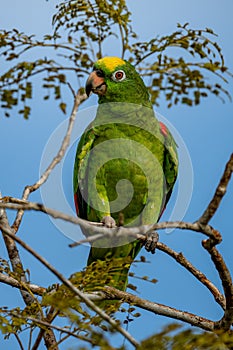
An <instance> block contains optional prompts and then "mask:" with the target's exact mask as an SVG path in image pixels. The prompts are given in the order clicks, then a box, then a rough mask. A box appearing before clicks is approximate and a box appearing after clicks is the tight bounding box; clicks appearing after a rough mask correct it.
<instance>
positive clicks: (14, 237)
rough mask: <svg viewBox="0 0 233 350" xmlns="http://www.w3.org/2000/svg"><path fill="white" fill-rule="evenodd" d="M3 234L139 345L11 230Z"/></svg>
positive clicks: (135, 343)
mask: <svg viewBox="0 0 233 350" xmlns="http://www.w3.org/2000/svg"><path fill="white" fill-rule="evenodd" d="M0 228H1V226H0ZM5 234H6V235H8V236H9V237H11V238H12V239H14V240H15V241H16V242H17V243H19V244H20V245H21V246H22V247H23V248H24V249H25V250H27V251H28V252H29V253H30V254H32V255H33V256H34V257H35V258H36V259H37V260H39V261H40V262H41V263H42V264H43V265H44V266H46V267H47V269H48V270H50V271H51V272H52V273H53V274H54V275H55V276H57V278H58V279H59V280H60V281H61V282H62V283H63V284H64V285H65V286H66V287H68V288H69V289H70V290H71V291H72V292H73V293H74V294H75V295H77V296H78V297H79V298H80V299H81V300H82V301H83V302H84V303H85V304H86V305H87V306H89V307H90V308H91V309H92V310H93V311H95V312H96V313H97V314H98V315H99V316H100V317H101V318H102V319H103V320H105V321H107V322H108V323H109V324H110V325H111V326H112V327H113V328H114V329H116V330H117V331H118V332H119V333H121V334H122V335H123V336H124V337H125V338H127V339H128V341H129V342H130V343H131V344H132V345H134V346H135V347H136V346H138V345H139V343H138V342H137V341H136V340H135V339H134V338H133V337H132V336H131V334H129V333H128V332H127V331H126V330H125V329H123V328H122V327H121V326H120V325H119V324H118V323H117V322H116V321H115V320H113V319H112V318H111V317H110V316H109V315H107V314H106V313H105V312H104V311H103V310H102V309H100V308H99V307H98V306H96V305H95V304H94V303H93V302H92V301H91V300H90V299H89V298H87V297H86V295H85V294H84V293H82V292H81V291H80V290H79V289H77V288H76V287H75V286H74V285H73V284H72V283H71V282H70V280H68V279H66V278H65V277H64V276H63V275H62V274H61V273H60V272H58V271H57V270H56V269H55V268H54V267H53V266H52V265H51V264H49V263H48V261H47V260H46V259H45V258H43V257H42V256H41V255H39V254H38V253H37V252H36V251H35V250H34V249H32V248H31V247H30V246H29V245H27V244H26V243H25V242H24V241H22V240H21V239H20V238H19V237H17V236H16V235H14V234H13V233H12V232H11V230H9V229H5Z"/></svg>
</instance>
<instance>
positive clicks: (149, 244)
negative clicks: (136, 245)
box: [144, 231, 159, 254]
mask: <svg viewBox="0 0 233 350" xmlns="http://www.w3.org/2000/svg"><path fill="white" fill-rule="evenodd" d="M158 240H159V234H158V233H157V232H156V231H150V232H147V234H146V239H145V241H144V246H145V249H146V250H147V251H148V252H151V253H152V254H154V253H155V249H156V246H157V243H158Z"/></svg>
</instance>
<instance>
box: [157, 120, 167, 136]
mask: <svg viewBox="0 0 233 350" xmlns="http://www.w3.org/2000/svg"><path fill="white" fill-rule="evenodd" d="M159 124H160V131H161V133H162V134H163V135H164V136H165V137H166V136H167V127H166V125H165V124H163V123H162V122H159Z"/></svg>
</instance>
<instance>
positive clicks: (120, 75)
mask: <svg viewBox="0 0 233 350" xmlns="http://www.w3.org/2000/svg"><path fill="white" fill-rule="evenodd" d="M125 78H126V75H125V72H124V71H123V70H117V71H116V72H114V73H113V75H112V79H113V80H114V81H122V80H124V79H125Z"/></svg>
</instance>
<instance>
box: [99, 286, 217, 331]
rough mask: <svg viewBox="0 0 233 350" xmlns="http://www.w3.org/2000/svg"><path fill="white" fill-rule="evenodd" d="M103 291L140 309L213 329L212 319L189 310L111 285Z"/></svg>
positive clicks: (209, 329)
mask: <svg viewBox="0 0 233 350" xmlns="http://www.w3.org/2000/svg"><path fill="white" fill-rule="evenodd" d="M104 293H106V295H107V296H108V297H109V298H110V299H120V300H122V301H124V302H126V303H129V304H133V305H135V306H138V307H140V308H141V309H144V310H148V311H151V312H153V313H155V314H156V315H161V316H166V317H170V318H173V319H176V320H180V321H183V322H186V323H189V324H190V325H193V326H196V327H199V328H202V329H205V330H208V331H213V329H214V322H213V321H211V320H208V319H206V318H204V317H200V316H196V315H194V314H192V313H190V312H185V311H180V310H177V309H175V308H172V307H169V306H166V305H163V304H159V303H154V302H151V301H149V300H145V299H141V298H139V297H138V296H135V295H133V294H130V293H127V292H122V291H120V290H118V289H115V288H113V287H105V288H104Z"/></svg>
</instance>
